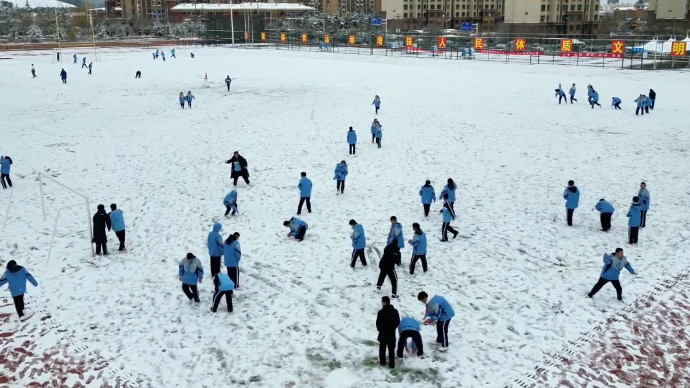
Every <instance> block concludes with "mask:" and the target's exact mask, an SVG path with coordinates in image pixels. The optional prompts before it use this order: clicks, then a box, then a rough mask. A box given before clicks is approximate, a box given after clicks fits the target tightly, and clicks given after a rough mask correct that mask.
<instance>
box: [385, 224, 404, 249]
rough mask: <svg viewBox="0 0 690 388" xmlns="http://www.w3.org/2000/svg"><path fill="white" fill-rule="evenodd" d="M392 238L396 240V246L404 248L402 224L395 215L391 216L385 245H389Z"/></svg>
mask: <svg viewBox="0 0 690 388" xmlns="http://www.w3.org/2000/svg"><path fill="white" fill-rule="evenodd" d="M393 240H397V241H398V247H399V248H400V249H403V248H405V237H404V236H403V228H402V225H401V224H400V223H399V222H398V218H397V217H396V216H392V217H391V230H390V232H388V240H386V245H389V244H390V243H391V242H393Z"/></svg>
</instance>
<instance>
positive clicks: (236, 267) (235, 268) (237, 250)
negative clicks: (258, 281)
mask: <svg viewBox="0 0 690 388" xmlns="http://www.w3.org/2000/svg"><path fill="white" fill-rule="evenodd" d="M239 239H240V234H239V233H237V232H235V233H233V234H231V235H230V236H228V238H227V240H225V245H223V258H224V260H225V268H227V270H228V276H230V279H232V282H233V284H234V285H235V288H240V260H242V248H241V247H240V242H239Z"/></svg>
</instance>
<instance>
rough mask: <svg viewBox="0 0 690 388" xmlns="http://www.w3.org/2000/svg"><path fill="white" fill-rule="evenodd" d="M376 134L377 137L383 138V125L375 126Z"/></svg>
mask: <svg viewBox="0 0 690 388" xmlns="http://www.w3.org/2000/svg"><path fill="white" fill-rule="evenodd" d="M374 136H375V137H376V138H377V139H382V138H383V130H382V129H381V127H376V128H374Z"/></svg>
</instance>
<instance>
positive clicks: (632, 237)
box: [627, 196, 642, 244]
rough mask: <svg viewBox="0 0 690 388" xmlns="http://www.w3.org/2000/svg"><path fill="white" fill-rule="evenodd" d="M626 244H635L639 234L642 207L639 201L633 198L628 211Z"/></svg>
mask: <svg viewBox="0 0 690 388" xmlns="http://www.w3.org/2000/svg"><path fill="white" fill-rule="evenodd" d="M627 216H628V244H637V238H638V236H639V234H640V224H641V223H642V205H640V199H639V198H638V197H637V196H635V197H633V199H632V204H630V209H628V214H627Z"/></svg>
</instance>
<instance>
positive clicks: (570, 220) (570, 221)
mask: <svg viewBox="0 0 690 388" xmlns="http://www.w3.org/2000/svg"><path fill="white" fill-rule="evenodd" d="M574 212H575V209H566V215H567V218H568V226H573V213H574Z"/></svg>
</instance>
